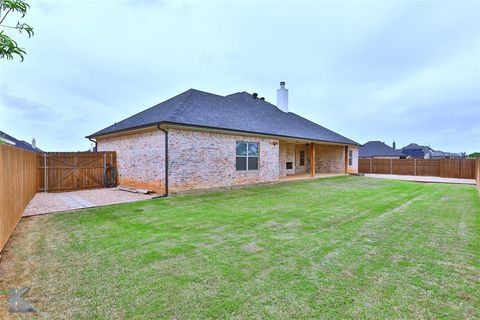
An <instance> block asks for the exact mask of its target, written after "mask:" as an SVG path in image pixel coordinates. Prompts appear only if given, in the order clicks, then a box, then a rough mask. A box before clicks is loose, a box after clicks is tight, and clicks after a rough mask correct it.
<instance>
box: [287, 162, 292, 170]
mask: <svg viewBox="0 0 480 320" xmlns="http://www.w3.org/2000/svg"><path fill="white" fill-rule="evenodd" d="M286 168H287V170H291V169H293V162H291V161H289V162H287V167H286Z"/></svg>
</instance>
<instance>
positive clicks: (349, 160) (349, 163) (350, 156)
mask: <svg viewBox="0 0 480 320" xmlns="http://www.w3.org/2000/svg"><path fill="white" fill-rule="evenodd" d="M348 165H349V166H353V150H348Z"/></svg>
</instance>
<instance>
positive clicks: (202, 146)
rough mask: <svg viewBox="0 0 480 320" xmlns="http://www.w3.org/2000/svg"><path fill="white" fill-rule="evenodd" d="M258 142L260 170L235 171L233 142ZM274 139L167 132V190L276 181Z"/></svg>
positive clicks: (276, 162)
mask: <svg viewBox="0 0 480 320" xmlns="http://www.w3.org/2000/svg"><path fill="white" fill-rule="evenodd" d="M237 141H248V142H259V144H260V148H259V151H260V158H259V170H257V171H237V170H236V167H235V161H236V149H235V147H236V142H237ZM278 159H279V144H278V140H276V139H266V138H253V137H245V136H240V135H227V134H222V133H212V132H202V131H193V130H180V129H169V188H170V191H171V192H172V193H177V192H184V191H188V190H195V189H207V188H219V187H228V186H235V185H243V184H255V183H265V182H274V181H278V175H279V166H278Z"/></svg>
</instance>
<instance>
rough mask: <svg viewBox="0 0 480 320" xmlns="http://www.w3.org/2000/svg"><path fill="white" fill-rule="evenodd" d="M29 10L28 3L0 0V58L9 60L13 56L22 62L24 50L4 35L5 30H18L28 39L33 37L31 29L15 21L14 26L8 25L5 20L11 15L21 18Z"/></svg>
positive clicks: (18, 0) (19, 0) (20, 0)
mask: <svg viewBox="0 0 480 320" xmlns="http://www.w3.org/2000/svg"><path fill="white" fill-rule="evenodd" d="M29 8H30V6H29V5H28V3H26V2H25V1H23V0H0V27H1V28H2V29H3V30H1V29H0V58H6V59H7V60H11V59H13V58H14V56H18V57H20V59H21V61H23V55H24V54H25V50H24V49H22V48H20V47H19V46H18V44H17V42H16V41H15V40H13V39H12V38H10V37H9V36H8V35H6V34H5V28H7V29H13V30H18V31H19V32H20V33H22V32H23V31H25V32H26V33H27V35H28V37H29V38H30V37H31V36H33V28H32V27H30V26H29V25H28V24H26V23H20V21H17V24H16V25H9V24H7V22H6V20H5V19H6V18H7V16H8V15H9V14H11V13H18V14H20V15H21V18H23V17H25V14H27V10H28V9H29Z"/></svg>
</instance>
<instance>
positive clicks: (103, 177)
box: [102, 151, 107, 183]
mask: <svg viewBox="0 0 480 320" xmlns="http://www.w3.org/2000/svg"><path fill="white" fill-rule="evenodd" d="M106 167H107V155H106V153H105V151H103V170H102V183H104V181H105V168H106Z"/></svg>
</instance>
